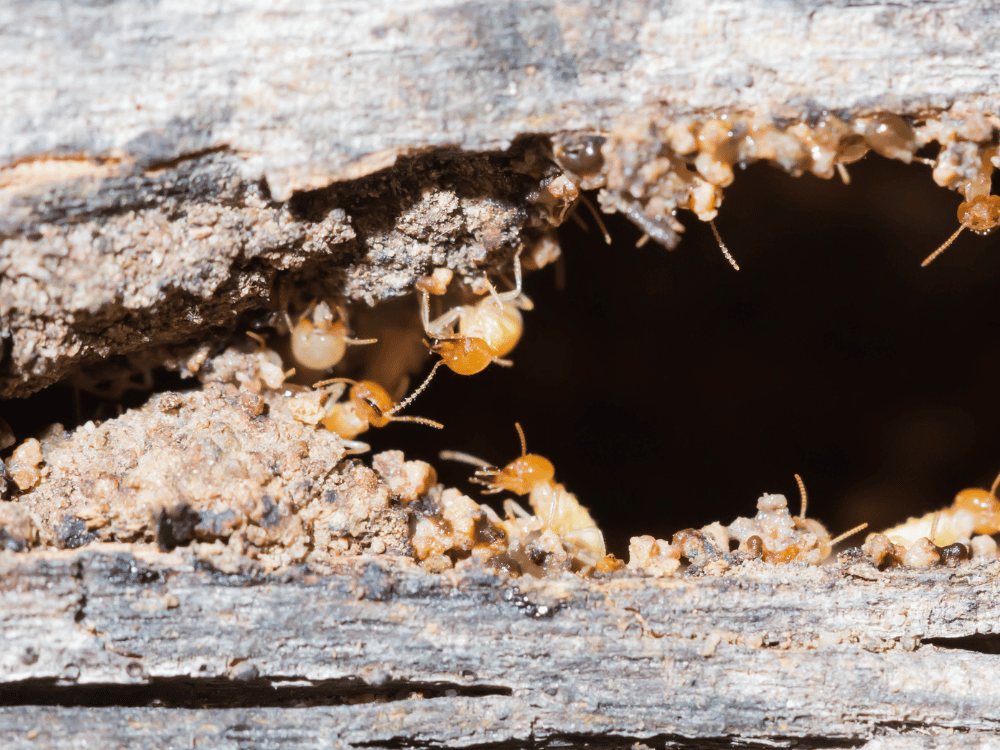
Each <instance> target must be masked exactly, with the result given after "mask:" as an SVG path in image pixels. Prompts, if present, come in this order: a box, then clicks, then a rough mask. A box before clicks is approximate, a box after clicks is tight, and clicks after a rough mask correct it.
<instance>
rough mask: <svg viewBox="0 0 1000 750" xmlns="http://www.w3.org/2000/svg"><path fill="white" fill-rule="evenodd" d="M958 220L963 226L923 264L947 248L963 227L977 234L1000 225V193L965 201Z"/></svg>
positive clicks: (922, 264) (960, 206)
mask: <svg viewBox="0 0 1000 750" xmlns="http://www.w3.org/2000/svg"><path fill="white" fill-rule="evenodd" d="M958 221H959V223H960V224H961V226H960V227H959V228H958V229H957V230H955V233H954V234H953V235H952V236H951V237H949V238H948V239H947V240H945V243H944V244H943V245H941V247H939V248H938V249H937V250H935V251H934V252H933V253H931V254H930V255H928V256H927V257H926V258H925V259H924V262H923V263H921V264H920V265H921V266H926V265H927V264H928V263H930V262H931V261H932V260H934V259H935V258H936V257H938V256H939V255H940V254H941V253H943V252H944V251H945V250H947V249H948V247H949V246H950V245H951V243H952V242H954V241H955V239H956V238H957V237H958V235H960V234H961V233H962V230H963V229H971V230H972V231H973V232H975V233H976V234H989V233H990V232H992V231H993V230H994V229H996V228H997V227H998V226H1000V195H979V196H976V197H975V198H973V199H972V200H971V201H964V202H963V203H962V204H961V205H959V207H958Z"/></svg>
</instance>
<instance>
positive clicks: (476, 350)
mask: <svg viewBox="0 0 1000 750" xmlns="http://www.w3.org/2000/svg"><path fill="white" fill-rule="evenodd" d="M431 351H432V352H434V354H437V355H439V356H440V357H441V361H442V362H444V363H445V365H447V367H448V368H449V369H451V370H452V371H453V372H457V373H458V374H459V375H475V374H476V373H477V372H482V371H483V370H485V369H486V368H487V367H488V366H489V364H490V363H491V362H492V361H493V360H494V358H495V357H494V354H493V352H492V351H491V350H490V347H489V345H488V344H487V343H486V342H485V341H483V340H482V339H480V338H476V337H475V336H460V337H458V338H452V339H441V340H439V341H435V342H434V343H433V344H432V345H431Z"/></svg>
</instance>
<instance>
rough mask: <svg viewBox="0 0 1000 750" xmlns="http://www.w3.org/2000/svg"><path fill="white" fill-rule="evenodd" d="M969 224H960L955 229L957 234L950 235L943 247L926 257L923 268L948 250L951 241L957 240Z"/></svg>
mask: <svg viewBox="0 0 1000 750" xmlns="http://www.w3.org/2000/svg"><path fill="white" fill-rule="evenodd" d="M967 226H968V224H963V225H962V226H960V227H959V228H958V229H956V230H955V234H953V235H952V236H951V237H949V238H948V239H947V240H946V241H945V243H944V244H943V245H941V247H939V248H938V249H937V250H935V251H934V252H933V253H931V254H930V255H928V256H927V257H926V258H924V262H923V263H921V264H920V266H921V268H922V267H923V266H926V265H927V264H928V263H930V262H931V261H932V260H934V259H935V258H936V257H938V256H939V255H940V254H941V253H943V252H944V251H945V250H947V249H948V247H949V246H950V245H951V243H952V242H954V241H955V238H956V237H958V235H960V234H961V233H962V230H963V229H965V228H966V227H967Z"/></svg>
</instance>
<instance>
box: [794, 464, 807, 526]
mask: <svg viewBox="0 0 1000 750" xmlns="http://www.w3.org/2000/svg"><path fill="white" fill-rule="evenodd" d="M795 481H796V482H798V483H799V497H801V498H802V510H801V511H800V512H799V518H801V519H802V520H803V521H804V520H806V503H807V502H808V501H809V498H808V497H807V496H806V483H805V482H803V481H802V477H800V476H799V475H798V474H796V475H795Z"/></svg>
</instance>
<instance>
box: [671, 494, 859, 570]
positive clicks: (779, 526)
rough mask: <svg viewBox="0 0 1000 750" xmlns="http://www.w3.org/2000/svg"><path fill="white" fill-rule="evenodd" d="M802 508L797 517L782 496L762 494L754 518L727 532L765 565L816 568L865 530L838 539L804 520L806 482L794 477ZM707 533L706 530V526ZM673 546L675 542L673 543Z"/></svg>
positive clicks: (855, 531)
mask: <svg viewBox="0 0 1000 750" xmlns="http://www.w3.org/2000/svg"><path fill="white" fill-rule="evenodd" d="M795 481H796V482H797V483H798V485H799V492H800V494H801V497H802V507H801V510H800V512H799V515H798V516H792V515H791V514H790V513H789V511H788V502H787V501H786V500H785V498H784V496H783V495H768V494H765V495H764V496H762V497H761V498H760V499H759V500H758V501H757V515H756V516H755V517H754V518H738V519H736V520H735V521H734V522H733V523H732V524H730V525H729V528H728V533H729V535H731V536H732V537H733V538H734V539H736V540H738V541H739V542H740V544H741V545H742V546H743V547H744V548H745V550H744V551H746V552H750V553H752V556H753V557H758V556H759V557H762V558H763V559H764V561H765V562H771V563H781V562H791V561H793V560H794V561H800V562H807V563H810V564H813V565H818V564H819V563H821V562H822V561H823V560H824V559H826V558H827V557H828V556H829V555H830V552H831V551H832V550H833V547H834V545H835V544H837V543H838V542H840V541H842V540H844V539H846V538H847V537H849V536H851V535H852V534H856V533H857V532H859V531H861V530H862V529H864V528H866V527H867V526H868V524H861V525H860V526H857V527H855V528H853V529H851V530H850V531H848V532H846V533H844V534H841V535H839V536H837V537H834V538H832V539H831V538H830V533H829V532H828V531H827V530H826V527H825V526H823V524H821V523H820V522H819V521H816V520H815V519H811V518H807V517H806V507H807V502H808V497H807V495H806V488H805V483H804V482H803V481H802V478H801V477H800V476H799V475H798V474H796V475H795ZM706 530H708V527H706ZM675 543H676V542H675Z"/></svg>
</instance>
